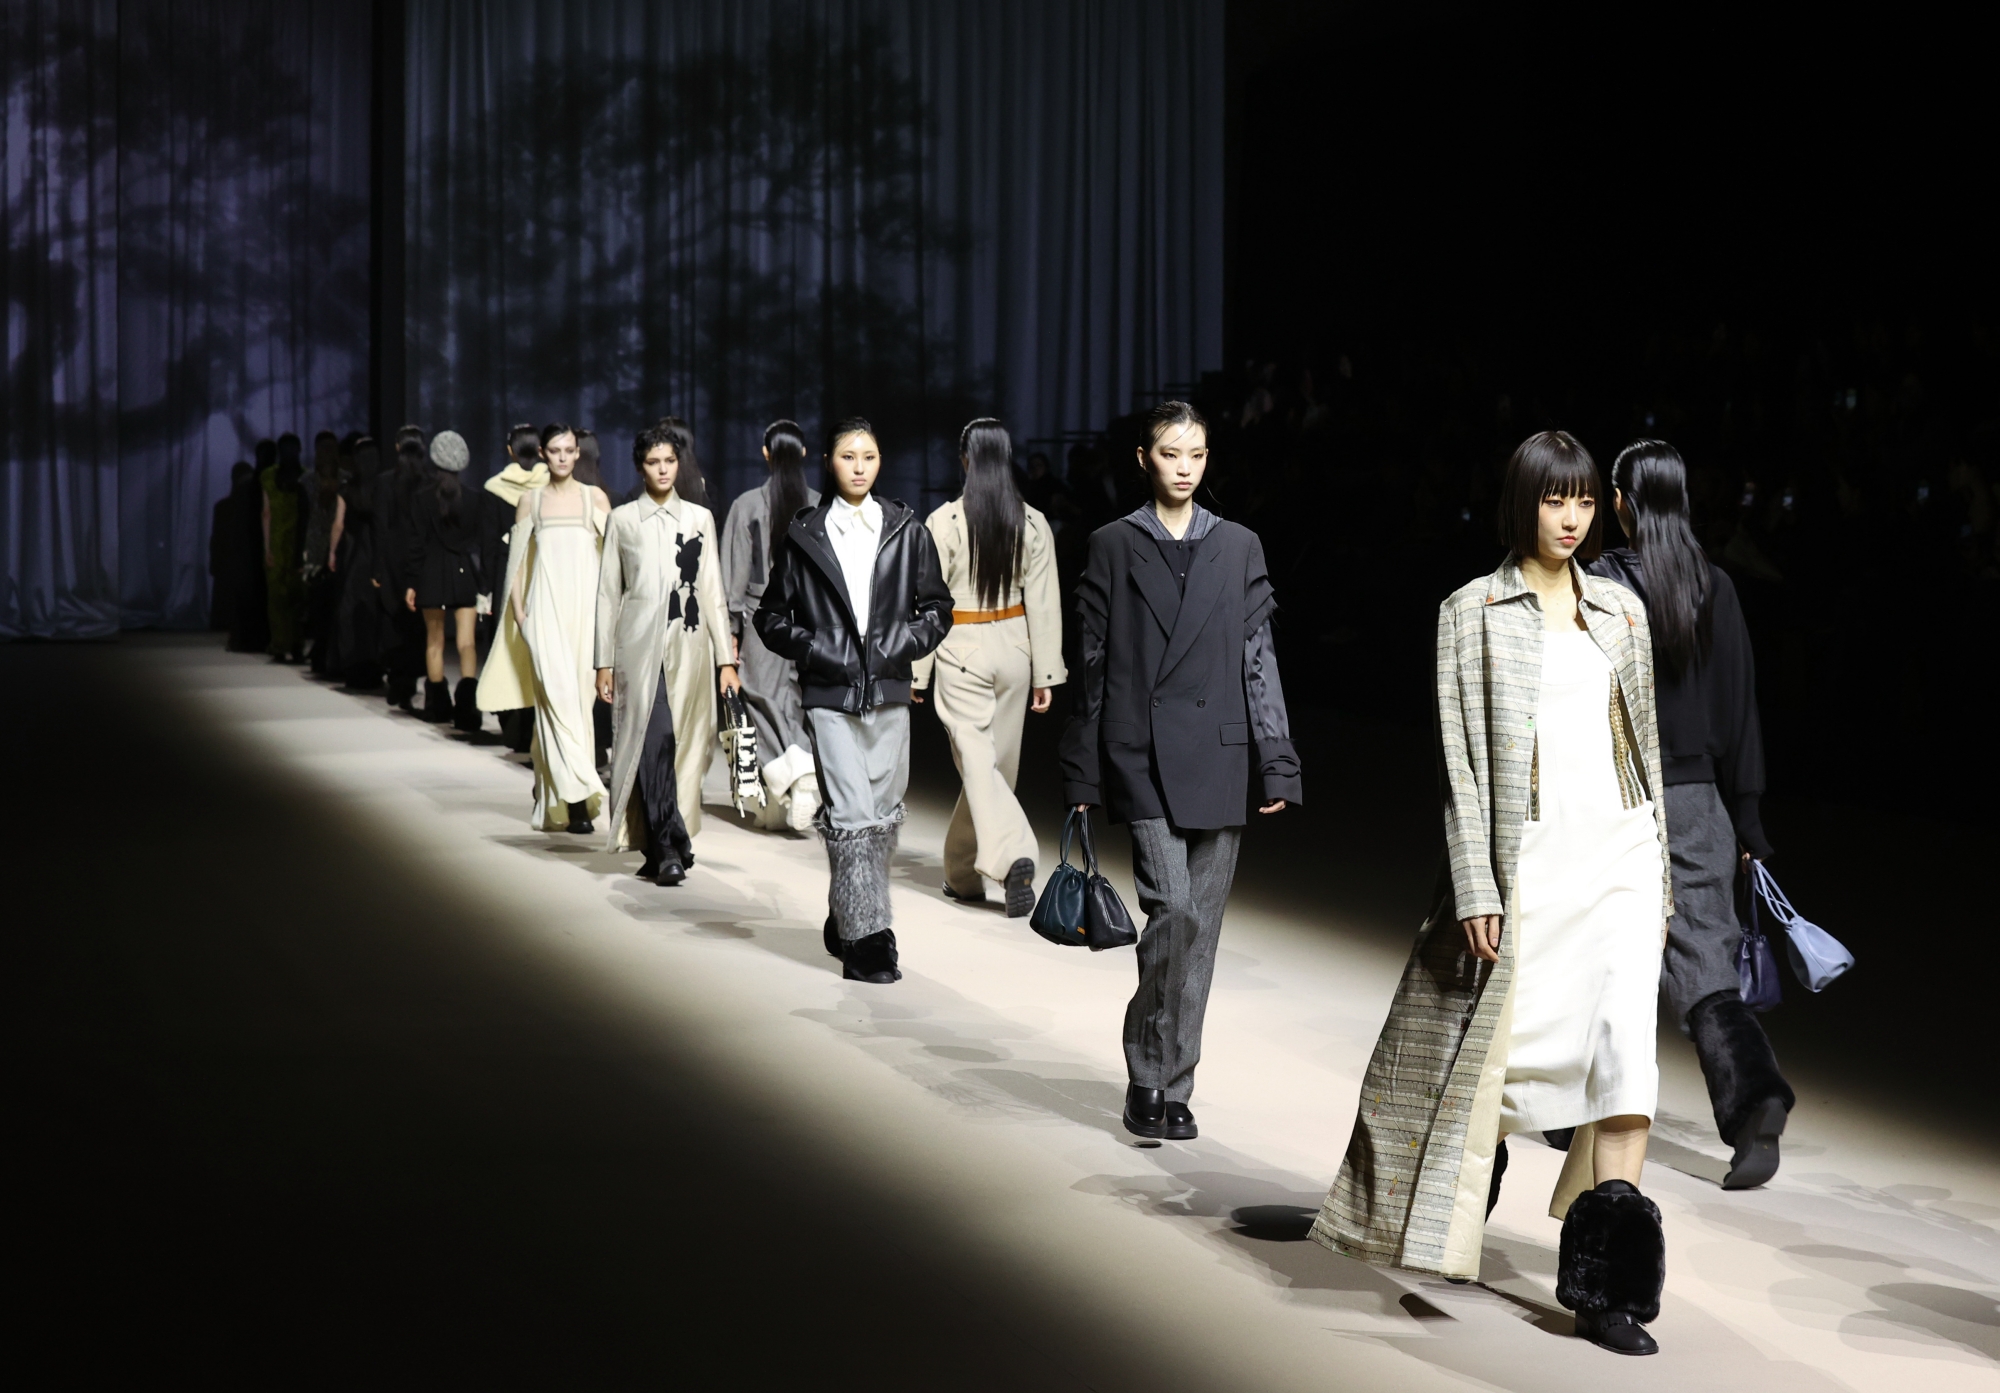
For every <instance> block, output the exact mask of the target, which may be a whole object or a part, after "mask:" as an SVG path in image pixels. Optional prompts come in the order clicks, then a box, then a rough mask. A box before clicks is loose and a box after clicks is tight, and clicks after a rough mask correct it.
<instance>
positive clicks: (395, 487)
mask: <svg viewBox="0 0 2000 1393" xmlns="http://www.w3.org/2000/svg"><path fill="white" fill-rule="evenodd" d="M425 473H426V471H425V468H424V435H423V432H422V431H420V430H418V429H417V428H416V427H415V426H404V427H403V428H402V429H400V430H398V431H397V432H396V464H395V467H394V468H393V469H385V470H384V471H382V477H381V480H380V482H379V483H378V484H377V485H376V489H375V577H374V579H375V591H376V601H377V603H378V604H380V605H381V607H382V614H383V625H382V668H383V671H384V672H385V673H386V674H387V676H388V679H389V687H388V701H389V704H390V705H391V706H395V707H399V708H400V709H402V710H404V711H413V710H414V709H415V705H416V696H417V680H418V679H419V678H420V677H421V676H422V675H423V671H424V622H423V620H421V619H419V618H418V617H417V616H416V615H415V614H414V613H413V612H412V611H411V610H410V608H409V606H408V604H407V596H408V592H409V590H410V588H411V584H412V582H411V578H410V576H409V574H408V565H409V557H410V533H411V529H410V520H411V510H412V509H413V508H414V507H415V506H416V497H417V493H418V491H419V490H420V489H422V488H423V486H424V483H425Z"/></svg>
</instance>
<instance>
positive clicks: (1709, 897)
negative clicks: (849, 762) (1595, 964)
mask: <svg viewBox="0 0 2000 1393" xmlns="http://www.w3.org/2000/svg"><path fill="white" fill-rule="evenodd" d="M1667 844H1668V849H1669V853H1670V855H1671V857H1672V861H1673V877H1674V917H1673V918H1672V919H1670V920H1668V921H1667V948H1666V952H1665V953H1664V954H1663V955H1662V956H1661V958H1660V989H1661V991H1662V992H1663V993H1664V994H1665V996H1666V999H1667V1006H1668V1009H1669V1010H1671V1011H1672V1012H1673V1013H1674V1024H1675V1025H1676V1026H1678V1027H1680V1031H1681V1033H1682V1034H1683V1035H1687V1036H1690V1037H1691V1038H1692V1039H1693V1040H1694V1048H1695V1054H1696V1056H1697V1057H1698V1058H1699V1059H1700V1060H1701V1072H1702V1077H1703V1078H1704V1079H1705V1080H1707V1082H1708V1097H1709V1102H1710V1104H1711V1105H1712V1106H1713V1107H1714V1109H1715V1126H1716V1130H1717V1131H1718V1132H1719V1133H1720V1134H1721V1136H1722V1139H1723V1140H1724V1141H1727V1142H1732V1143H1733V1142H1734V1141H1735V1140H1736V1129H1737V1127H1738V1125H1739V1124H1740V1123H1741V1122H1742V1121H1743V1119H1744V1118H1745V1117H1747V1116H1748V1115H1749V1113H1750V1110H1751V1109H1752V1108H1754V1107H1755V1106H1756V1105H1757V1104H1758V1103H1761V1102H1763V1101H1764V1100H1765V1099H1766V1098H1782V1099H1783V1100H1784V1103H1785V1107H1786V1108H1787V1109H1789V1108H1790V1107H1791V1105H1792V1090H1791V1087H1790V1086H1789V1085H1788V1084H1787V1083H1786V1082H1785V1077H1784V1075H1783V1074H1781V1073H1780V1072H1779V1071H1778V1057H1777V1055H1776V1054H1775V1053H1774V1052H1773V1051H1772V1049H1771V1042H1770V1040H1769V1038H1768V1037H1766V1036H1765V1034H1764V1027H1763V1026H1762V1025H1760V1024H1758V1022H1757V1017H1756V1014H1755V1013H1754V1012H1752V1011H1751V1010H1750V1008H1749V1007H1747V1006H1745V1005H1744V1004H1743V996H1742V983H1741V978H1740V977H1739V976H1738V975H1737V970H1736V950H1737V947H1738V945H1739V944H1741V943H1742V941H1743V926H1742V924H1741V923H1740V922H1739V921H1738V919H1737V917H1736V880H1737V874H1738V862H1739V853H1738V851H1737V846H1736V827H1735V824H1734V823H1732V822H1731V821H1730V820H1729V810H1728V809H1727V808H1726V807H1724V806H1723V802H1722V796H1721V794H1720V793H1719V792H1717V790H1716V787H1715V785H1714V784H1712V783H1708V784H1669V785H1668V786H1667Z"/></svg>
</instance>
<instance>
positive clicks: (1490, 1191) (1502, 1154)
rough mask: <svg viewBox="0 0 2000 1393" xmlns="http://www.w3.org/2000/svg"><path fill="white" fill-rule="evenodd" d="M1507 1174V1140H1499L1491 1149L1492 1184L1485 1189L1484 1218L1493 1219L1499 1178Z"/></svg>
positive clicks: (1498, 1197) (1498, 1192)
mask: <svg viewBox="0 0 2000 1393" xmlns="http://www.w3.org/2000/svg"><path fill="white" fill-rule="evenodd" d="M1506 1174H1507V1139H1506V1138H1505V1137H1502V1138H1500V1144H1499V1145H1498V1146H1496V1147H1495V1148H1493V1183H1492V1184H1490V1185H1488V1186H1487V1187H1486V1217H1487V1218H1489V1219H1491V1218H1492V1217H1493V1206H1494V1205H1496V1204H1498V1203H1500V1178H1501V1177H1502V1176H1504V1175H1506Z"/></svg>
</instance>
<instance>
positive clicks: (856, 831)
mask: <svg viewBox="0 0 2000 1393" xmlns="http://www.w3.org/2000/svg"><path fill="white" fill-rule="evenodd" d="M816 822H817V825H818V828H819V835H820V839H821V840H822V841H824V842H825V843H826V859H827V863H828V865H829V867H830V868H831V871H832V875H831V878H830V880H829V882H828V885H827V891H826V906H827V909H828V910H829V911H830V912H831V913H832V915H833V921H834V923H835V924H836V925H838V926H839V928H840V936H841V938H842V939H843V940H845V941H847V942H849V943H851V942H853V941H854V940H855V939H857V938H866V937H868V935H870V934H873V933H880V932H881V931H882V930H884V929H886V928H888V927H889V922H890V917H891V916H890V911H889V860H890V858H891V857H893V856H894V855H895V853H896V833H897V829H898V827H899V825H900V824H901V822H902V819H901V818H900V817H899V818H897V819H896V820H895V821H894V822H881V823H877V824H875V825H874V826H872V827H835V826H832V825H831V824H830V823H828V822H827V821H826V820H825V818H824V816H823V815H822V817H820V818H819V819H816Z"/></svg>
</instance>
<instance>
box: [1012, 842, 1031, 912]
mask: <svg viewBox="0 0 2000 1393" xmlns="http://www.w3.org/2000/svg"><path fill="white" fill-rule="evenodd" d="M1034 912H1035V863H1034V862H1033V861H1030V860H1029V859H1028V858H1027V857H1025V856H1023V857H1022V858H1021V859H1020V860H1018V861H1016V862H1015V863H1014V864H1013V865H1012V866H1010V867H1008V868H1007V917H1008V918H1009V919H1025V918H1027V917H1028V916H1029V915H1030V914H1033V913H1034Z"/></svg>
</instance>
